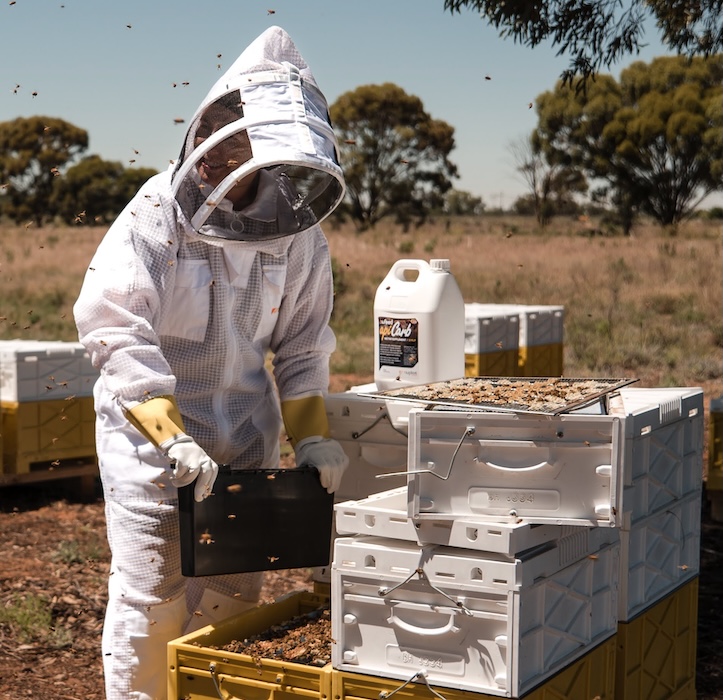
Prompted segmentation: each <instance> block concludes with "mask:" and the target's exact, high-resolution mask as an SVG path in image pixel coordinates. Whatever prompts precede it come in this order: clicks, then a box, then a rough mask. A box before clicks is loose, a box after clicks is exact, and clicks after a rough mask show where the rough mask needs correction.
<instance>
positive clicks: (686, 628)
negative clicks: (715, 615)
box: [615, 578, 698, 700]
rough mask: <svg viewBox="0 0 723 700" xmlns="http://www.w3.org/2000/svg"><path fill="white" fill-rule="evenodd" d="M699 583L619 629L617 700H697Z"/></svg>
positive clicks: (669, 597) (679, 590)
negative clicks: (696, 663)
mask: <svg viewBox="0 0 723 700" xmlns="http://www.w3.org/2000/svg"><path fill="white" fill-rule="evenodd" d="M697 627H698V578H695V579H693V580H692V581H690V582H689V583H686V584H683V585H682V586H681V587H680V588H678V589H677V590H676V591H674V592H673V593H671V594H670V595H668V596H667V597H666V598H664V599H663V600H661V601H660V602H659V603H656V604H655V605H653V606H651V607H650V608H648V609H647V610H646V611H644V612H643V613H641V614H640V615H638V617H636V618H634V619H633V620H631V621H630V622H625V623H620V624H619V625H618V632H617V635H616V638H617V644H618V649H617V669H616V672H615V676H616V678H615V700H658V699H659V698H665V700H695V696H696V693H695V657H696V644H697V634H698V630H697Z"/></svg>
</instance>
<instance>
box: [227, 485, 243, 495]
mask: <svg viewBox="0 0 723 700" xmlns="http://www.w3.org/2000/svg"><path fill="white" fill-rule="evenodd" d="M240 490H241V484H229V485H228V486H227V487H226V491H228V492H229V493H238V492H239V491H240Z"/></svg>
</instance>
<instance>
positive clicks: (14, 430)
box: [1, 396, 95, 475]
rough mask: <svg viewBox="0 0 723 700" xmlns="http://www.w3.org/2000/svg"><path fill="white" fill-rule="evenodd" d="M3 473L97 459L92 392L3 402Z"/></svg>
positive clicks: (25, 471)
mask: <svg viewBox="0 0 723 700" xmlns="http://www.w3.org/2000/svg"><path fill="white" fill-rule="evenodd" d="M1 415H2V434H3V441H2V452H3V461H2V465H3V473H5V474H16V475H17V474H28V473H30V472H31V471H33V470H34V468H36V467H39V468H43V469H47V468H48V467H51V466H53V465H56V466H60V465H62V464H63V463H65V462H68V461H72V462H75V461H77V460H82V461H88V460H94V459H95V410H94V407H93V398H92V397H91V396H87V397H79V398H73V397H71V398H68V399H57V400H53V401H28V402H21V403H8V402H5V403H3V404H2V414H1Z"/></svg>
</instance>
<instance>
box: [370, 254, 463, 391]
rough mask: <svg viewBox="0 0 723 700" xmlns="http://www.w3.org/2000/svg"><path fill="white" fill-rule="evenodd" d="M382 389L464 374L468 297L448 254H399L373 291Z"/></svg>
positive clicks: (376, 356)
mask: <svg viewBox="0 0 723 700" xmlns="http://www.w3.org/2000/svg"><path fill="white" fill-rule="evenodd" d="M374 325H375V330H376V337H375V343H374V381H375V382H376V385H377V389H378V390H379V391H387V390H389V389H396V388H398V387H402V386H413V385H417V384H429V383H431V382H439V381H444V380H446V379H458V378H460V377H464V331H465V315H464V299H463V298H462V293H461V292H460V290H459V287H458V286H457V281H456V280H455V279H454V276H453V275H452V273H451V272H450V264H449V260H446V259H436V260H430V262H429V263H427V262H426V261H425V260H398V261H397V262H396V263H394V265H393V266H392V268H391V270H389V272H388V273H387V276H386V277H385V278H384V280H383V281H382V283H381V284H380V285H379V287H378V288H377V292H376V295H375V297H374Z"/></svg>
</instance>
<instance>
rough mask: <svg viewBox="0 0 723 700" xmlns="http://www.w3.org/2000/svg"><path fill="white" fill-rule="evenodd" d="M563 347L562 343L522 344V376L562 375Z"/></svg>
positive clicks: (520, 370)
mask: <svg viewBox="0 0 723 700" xmlns="http://www.w3.org/2000/svg"><path fill="white" fill-rule="evenodd" d="M562 356H563V349H562V344H561V343H552V344H549V345H528V346H526V347H522V346H520V350H519V371H518V374H519V376H520V377H561V376H562Z"/></svg>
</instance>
